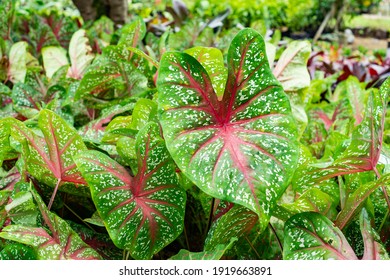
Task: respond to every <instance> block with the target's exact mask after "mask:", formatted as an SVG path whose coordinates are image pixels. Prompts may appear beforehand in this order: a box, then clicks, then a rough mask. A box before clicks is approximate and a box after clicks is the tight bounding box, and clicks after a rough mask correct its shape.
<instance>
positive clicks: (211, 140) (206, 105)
mask: <svg viewBox="0 0 390 280" xmlns="http://www.w3.org/2000/svg"><path fill="white" fill-rule="evenodd" d="M227 60H228V78H227V83H226V87H225V91H224V94H223V97H222V100H219V99H218V96H217V95H216V93H215V91H214V89H213V85H212V82H211V79H210V77H209V75H208V73H207V71H206V70H205V69H204V67H203V66H202V65H201V64H200V63H199V62H198V61H197V60H196V59H195V58H193V57H192V56H190V55H188V54H186V53H180V52H166V53H165V54H164V55H163V57H162V60H161V63H160V69H159V75H158V79H157V88H158V91H159V94H158V103H159V107H160V108H161V110H162V111H163V112H162V114H161V117H160V122H161V126H162V128H163V132H164V138H165V140H166V142H167V147H168V150H169V151H170V153H171V155H172V157H173V159H174V160H175V162H176V164H177V165H178V167H179V168H180V170H181V171H182V172H183V173H184V174H185V175H186V176H187V177H188V178H189V179H190V180H192V181H193V182H194V183H195V184H196V185H197V186H198V187H199V188H201V189H202V190H203V191H204V192H206V193H207V194H209V195H211V196H213V197H216V198H219V199H221V200H227V201H230V202H233V203H237V204H241V205H243V206H245V207H248V208H249V209H251V210H252V211H254V212H255V213H257V215H258V216H259V217H260V223H261V225H262V227H263V228H265V226H266V225H267V224H268V221H269V218H270V213H271V209H272V208H273V206H274V205H275V203H276V200H277V199H278V198H279V197H280V196H281V195H282V193H283V192H284V190H285V189H286V187H287V185H288V183H289V181H290V179H291V177H292V173H293V171H294V168H295V165H296V162H297V159H298V145H297V131H296V125H295V122H294V119H293V117H292V115H291V109H290V104H289V100H288V97H287V96H286V94H285V93H284V92H283V89H282V87H281V85H280V83H279V82H278V81H277V80H276V79H275V77H274V76H273V75H272V72H271V70H270V68H269V66H268V61H267V56H266V54H265V44H264V40H263V38H262V37H261V36H260V35H259V34H258V33H257V32H255V31H253V30H251V29H244V30H242V31H241V32H240V33H238V34H237V36H236V37H235V38H234V40H233V41H232V43H231V45H230V48H229V52H228V58H227Z"/></svg>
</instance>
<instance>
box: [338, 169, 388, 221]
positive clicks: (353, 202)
mask: <svg viewBox="0 0 390 280" xmlns="http://www.w3.org/2000/svg"><path fill="white" fill-rule="evenodd" d="M389 184H390V173H388V174H386V175H384V176H382V177H381V178H380V179H379V180H375V181H371V182H368V183H366V184H364V185H361V186H359V187H358V188H357V189H356V190H355V191H354V192H353V193H350V194H349V195H348V197H347V199H346V201H345V205H344V207H343V209H342V210H341V211H340V213H339V215H338V216H337V220H336V221H335V224H336V225H337V226H338V227H339V228H340V229H343V228H344V227H345V226H346V225H347V224H348V223H349V222H350V221H351V219H352V218H353V217H354V215H355V214H356V212H357V211H358V210H359V209H360V208H361V206H362V204H363V202H364V201H366V199H367V198H368V197H369V196H370V194H372V193H373V192H374V191H375V190H376V189H378V188H380V187H381V186H388V185H389Z"/></svg>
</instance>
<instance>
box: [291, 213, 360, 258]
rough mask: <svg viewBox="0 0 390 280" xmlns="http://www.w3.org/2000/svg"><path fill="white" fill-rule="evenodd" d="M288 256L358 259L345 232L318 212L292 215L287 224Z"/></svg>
mask: <svg viewBox="0 0 390 280" xmlns="http://www.w3.org/2000/svg"><path fill="white" fill-rule="evenodd" d="M283 247H284V251H283V259H285V260H329V259H336V260H357V257H356V255H355V253H354V251H353V249H352V248H351V246H350V245H349V243H348V241H347V240H346V238H345V237H344V235H343V233H342V232H341V230H340V229H339V228H337V227H336V226H335V225H334V224H333V223H332V222H331V221H330V220H329V219H328V218H326V217H325V216H323V215H321V214H319V213H315V212H304V213H300V214H297V215H295V216H293V217H291V218H290V219H289V220H288V221H287V222H286V224H285V228H284V246H283Z"/></svg>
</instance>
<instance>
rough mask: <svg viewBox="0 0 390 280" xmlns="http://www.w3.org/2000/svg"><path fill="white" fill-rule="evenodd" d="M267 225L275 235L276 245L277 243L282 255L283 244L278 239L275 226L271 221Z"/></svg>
mask: <svg viewBox="0 0 390 280" xmlns="http://www.w3.org/2000/svg"><path fill="white" fill-rule="evenodd" d="M268 226H269V227H270V229H271V230H272V232H273V233H274V235H275V237H276V240H277V241H278V245H279V248H280V251H281V252H282V255H283V244H282V242H281V241H280V238H279V236H278V234H277V233H276V230H275V228H274V227H273V226H272V224H271V223H269V224H268Z"/></svg>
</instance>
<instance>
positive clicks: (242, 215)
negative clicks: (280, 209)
mask: <svg viewBox="0 0 390 280" xmlns="http://www.w3.org/2000/svg"><path fill="white" fill-rule="evenodd" d="M258 221H259V218H258V216H257V215H256V213H254V212H253V211H251V210H249V209H248V208H245V207H243V206H241V205H234V206H233V207H232V208H231V209H230V210H229V211H228V212H227V213H225V214H224V215H222V216H221V217H219V218H218V219H217V220H216V221H214V222H213V224H212V225H211V228H210V230H209V232H208V234H207V238H206V241H205V246H204V249H205V250H206V251H211V250H215V249H216V248H217V247H218V246H219V244H228V243H229V241H230V240H231V239H232V238H240V237H242V236H244V235H245V234H247V233H248V232H250V231H251V230H252V229H253V228H254V227H255V226H256V225H258Z"/></svg>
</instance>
